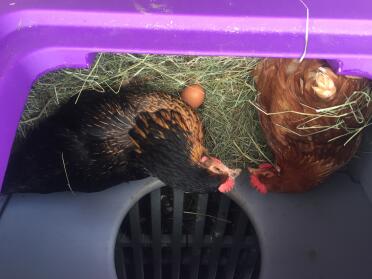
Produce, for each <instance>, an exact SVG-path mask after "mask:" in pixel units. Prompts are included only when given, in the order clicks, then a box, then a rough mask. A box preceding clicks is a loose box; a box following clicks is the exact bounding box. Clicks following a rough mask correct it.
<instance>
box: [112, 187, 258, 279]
mask: <svg viewBox="0 0 372 279" xmlns="http://www.w3.org/2000/svg"><path fill="white" fill-rule="evenodd" d="M116 268H117V274H118V278H119V279H127V278H128V279H150V278H154V279H161V278H172V279H178V278H180V279H198V278H203V279H253V278H257V276H258V271H259V247H258V241H257V237H256V233H255V231H254V229H253V227H252V225H251V223H250V221H249V219H248V217H247V216H246V214H245V213H244V212H243V211H242V210H241V209H240V207H239V206H238V205H236V204H235V203H234V202H233V201H231V200H230V199H229V198H227V197H226V196H224V195H221V194H219V193H214V194H209V195H196V194H184V193H183V192H182V191H179V190H173V189H170V188H169V187H165V188H162V189H158V190H155V191H154V192H152V193H150V194H148V195H146V196H145V197H143V198H142V199H141V200H140V201H139V202H138V203H136V204H135V205H134V206H133V207H132V209H131V210H130V212H129V214H128V216H126V218H125V219H124V221H123V224H122V226H121V228H120V232H119V235H118V239H117V246H116Z"/></svg>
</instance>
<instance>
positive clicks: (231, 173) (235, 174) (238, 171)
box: [227, 169, 242, 179]
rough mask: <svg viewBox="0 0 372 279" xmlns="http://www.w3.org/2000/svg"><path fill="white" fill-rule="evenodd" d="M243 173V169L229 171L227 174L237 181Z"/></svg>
mask: <svg viewBox="0 0 372 279" xmlns="http://www.w3.org/2000/svg"><path fill="white" fill-rule="evenodd" d="M241 172H242V170H241V169H229V171H228V172H227V173H228V174H229V176H230V177H231V178H232V179H235V178H237V177H238V176H239V175H240V173H241Z"/></svg>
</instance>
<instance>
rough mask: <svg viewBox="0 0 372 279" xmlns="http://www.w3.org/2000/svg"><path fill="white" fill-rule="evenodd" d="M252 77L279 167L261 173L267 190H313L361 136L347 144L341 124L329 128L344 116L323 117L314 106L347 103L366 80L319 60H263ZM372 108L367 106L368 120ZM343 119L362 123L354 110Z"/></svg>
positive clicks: (344, 159)
mask: <svg viewBox="0 0 372 279" xmlns="http://www.w3.org/2000/svg"><path fill="white" fill-rule="evenodd" d="M254 76H255V81H256V86H257V90H258V91H259V92H260V93H259V96H258V98H257V101H258V104H259V106H260V107H261V109H262V110H263V111H265V112H266V113H263V112H260V113H259V119H260V123H261V126H262V129H263V132H264V134H265V137H266V139H267V143H268V145H269V147H270V148H271V150H272V151H273V154H274V156H275V160H276V164H277V165H278V167H279V168H280V173H278V172H275V175H273V176H270V177H265V176H261V177H260V181H261V182H262V183H264V184H265V185H267V187H268V190H269V191H280V192H301V191H306V190H309V189H311V188H312V187H314V186H316V185H317V184H319V183H320V182H321V181H322V180H324V178H325V177H327V176H328V175H329V174H331V173H332V172H334V171H335V170H337V169H339V168H340V167H342V166H343V165H344V164H345V163H346V162H348V161H349V160H350V159H351V157H352V156H353V155H354V154H355V152H356V150H357V148H358V145H359V142H360V135H358V136H356V137H355V138H354V139H353V140H351V141H350V142H349V143H348V144H347V145H344V143H345V142H346V139H347V138H345V137H340V136H342V135H343V134H345V133H346V132H347V131H346V130H345V128H344V127H343V126H337V128H328V129H327V127H332V126H333V127H336V126H335V125H336V124H337V121H340V119H339V118H336V117H325V116H324V115H323V116H321V115H320V114H318V113H317V111H316V109H323V108H329V107H333V106H337V105H341V104H344V103H345V101H346V100H347V98H348V97H350V96H351V94H353V93H354V92H355V91H359V90H362V89H363V88H364V87H365V86H366V85H367V81H366V80H364V79H350V78H347V77H344V76H338V75H336V74H334V73H333V72H332V71H331V69H330V68H329V67H328V65H327V64H326V63H325V62H324V61H321V60H304V61H303V62H302V63H299V62H298V61H296V60H291V59H264V60H262V61H261V62H260V64H259V65H258V66H257V68H256V70H255V72H254ZM370 109H371V108H370V107H367V106H365V108H364V109H363V111H362V113H363V115H364V117H365V119H368V118H369V115H370V113H371V111H370ZM342 120H343V121H344V122H345V125H347V126H348V127H350V128H351V127H354V128H356V127H359V126H361V123H358V121H356V119H355V117H354V115H351V114H349V115H347V116H345V117H343V118H342ZM309 127H312V128H309ZM337 137H340V138H338V139H336V138H337ZM331 140H332V141H331Z"/></svg>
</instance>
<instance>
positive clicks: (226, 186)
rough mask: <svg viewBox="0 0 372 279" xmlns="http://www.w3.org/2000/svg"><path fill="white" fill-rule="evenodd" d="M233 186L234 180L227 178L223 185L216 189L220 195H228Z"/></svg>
mask: <svg viewBox="0 0 372 279" xmlns="http://www.w3.org/2000/svg"><path fill="white" fill-rule="evenodd" d="M234 185H235V181H234V179H232V178H231V177H229V178H227V179H226V181H225V183H223V184H221V185H220V187H218V191H220V192H221V193H228V192H230V191H231V190H232V189H233V188H234Z"/></svg>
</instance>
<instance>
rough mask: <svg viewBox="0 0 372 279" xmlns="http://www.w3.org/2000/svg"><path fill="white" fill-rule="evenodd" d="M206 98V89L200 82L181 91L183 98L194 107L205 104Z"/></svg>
mask: <svg viewBox="0 0 372 279" xmlns="http://www.w3.org/2000/svg"><path fill="white" fill-rule="evenodd" d="M204 98H205V92H204V89H203V87H201V86H200V85H199V84H192V85H189V86H187V87H186V88H185V89H184V90H183V91H182V93H181V99H182V100H183V101H184V102H185V103H186V104H188V105H189V106H190V107H192V108H194V109H197V108H198V107H200V106H201V104H203V102H204Z"/></svg>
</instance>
